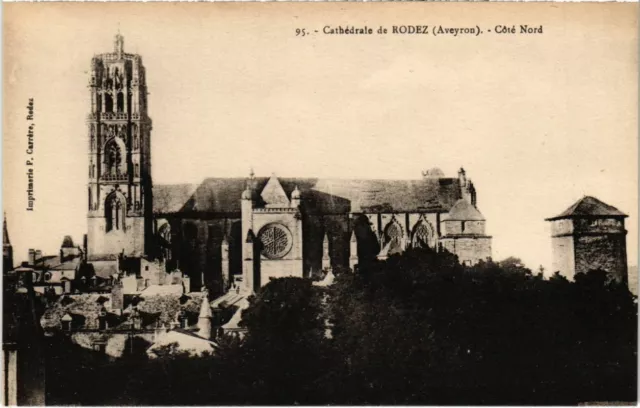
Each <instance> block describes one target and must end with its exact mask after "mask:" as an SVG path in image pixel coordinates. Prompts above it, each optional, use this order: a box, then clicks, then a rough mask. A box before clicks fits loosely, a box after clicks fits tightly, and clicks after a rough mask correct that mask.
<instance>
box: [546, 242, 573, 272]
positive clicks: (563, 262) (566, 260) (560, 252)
mask: <svg viewBox="0 0 640 408" xmlns="http://www.w3.org/2000/svg"><path fill="white" fill-rule="evenodd" d="M551 245H552V252H553V264H552V267H551V270H550V271H546V272H545V273H546V276H545V277H546V278H550V277H551V276H553V274H555V273H556V272H560V274H561V275H562V276H564V277H565V278H567V279H573V275H574V268H575V258H574V245H573V236H572V235H568V236H563V237H554V238H552V239H551Z"/></svg>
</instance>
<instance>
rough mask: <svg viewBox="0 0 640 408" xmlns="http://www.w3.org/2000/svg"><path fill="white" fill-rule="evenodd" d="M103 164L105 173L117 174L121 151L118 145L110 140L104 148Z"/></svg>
mask: <svg viewBox="0 0 640 408" xmlns="http://www.w3.org/2000/svg"><path fill="white" fill-rule="evenodd" d="M104 160H105V164H106V173H107V174H113V175H115V174H119V173H120V166H121V164H122V152H121V151H120V146H118V144H117V143H116V142H115V140H112V141H111V142H109V143H108V144H107V147H106V148H105V158H104Z"/></svg>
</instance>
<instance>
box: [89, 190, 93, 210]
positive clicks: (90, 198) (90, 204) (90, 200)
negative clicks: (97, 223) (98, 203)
mask: <svg viewBox="0 0 640 408" xmlns="http://www.w3.org/2000/svg"><path fill="white" fill-rule="evenodd" d="M92 207H93V199H92V197H91V189H89V211H91V208H92Z"/></svg>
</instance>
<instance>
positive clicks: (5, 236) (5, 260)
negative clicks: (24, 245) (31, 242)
mask: <svg viewBox="0 0 640 408" xmlns="http://www.w3.org/2000/svg"><path fill="white" fill-rule="evenodd" d="M12 269H13V246H12V245H11V241H9V232H8V231H7V216H6V215H5V216H4V220H3V223H2V270H3V271H4V272H5V273H6V272H8V271H10V270H12Z"/></svg>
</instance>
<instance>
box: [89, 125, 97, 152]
mask: <svg viewBox="0 0 640 408" xmlns="http://www.w3.org/2000/svg"><path fill="white" fill-rule="evenodd" d="M90 147H91V151H92V152H93V151H95V150H96V135H95V131H94V129H93V128H91V144H90Z"/></svg>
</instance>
